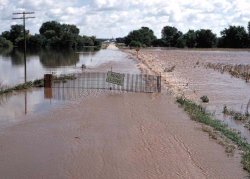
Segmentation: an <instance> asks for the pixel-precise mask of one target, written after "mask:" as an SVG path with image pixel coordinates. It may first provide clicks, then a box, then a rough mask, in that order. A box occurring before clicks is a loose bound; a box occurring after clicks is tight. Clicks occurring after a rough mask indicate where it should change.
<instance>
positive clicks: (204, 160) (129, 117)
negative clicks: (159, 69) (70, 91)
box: [0, 47, 248, 179]
mask: <svg viewBox="0 0 250 179" xmlns="http://www.w3.org/2000/svg"><path fill="white" fill-rule="evenodd" d="M112 48H114V47H112ZM115 50H117V49H115ZM120 53H121V52H120ZM127 60H129V59H127ZM117 65H118V64H117ZM118 66H119V65H118ZM118 66H117V67H118ZM119 68H121V69H122V65H121V66H119ZM83 93H86V94H84V95H83V96H82V97H80V96H79V98H78V99H77V100H75V101H74V102H71V103H67V104H65V105H60V107H57V108H52V109H50V110H49V111H48V112H46V113H39V114H35V113H33V114H30V115H28V116H26V117H25V120H24V119H22V118H23V117H22V116H20V117H19V121H20V122H16V123H14V124H12V125H10V126H7V127H5V128H3V129H1V130H0V178H4V179H12V178H21V179H23V178H25V179H33V178H36V179H40V178H49V179H50V178H60V179H63V178H67V179H81V178H86V179H97V178H98V179H102V178H103V179H117V178H120V179H161V178H162V179H166V178H170V179H172V178H197V179H200V178H227V179H228V178H232V179H234V178H244V177H246V176H247V175H248V173H247V172H246V171H244V170H243V169H242V166H241V163H240V160H241V156H240V154H239V151H237V150H236V151H235V154H234V155H233V156H228V155H227V154H226V153H225V148H224V147H223V146H221V145H219V144H217V143H216V142H215V141H214V140H213V139H211V138H209V136H208V134H207V133H204V132H203V131H202V127H201V125H200V124H198V123H196V122H194V121H191V120H190V119H189V117H188V116H187V115H186V114H185V113H184V112H183V111H182V109H180V108H178V106H177V104H176V103H175V102H174V101H175V100H174V97H173V96H171V95H170V94H168V93H166V92H165V91H163V93H161V94H140V93H126V92H115V91H101V90H97V91H96V90H95V91H94V90H93V91H91V90H90V91H88V92H86V91H83Z"/></svg>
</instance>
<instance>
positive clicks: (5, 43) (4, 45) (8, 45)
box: [0, 36, 13, 48]
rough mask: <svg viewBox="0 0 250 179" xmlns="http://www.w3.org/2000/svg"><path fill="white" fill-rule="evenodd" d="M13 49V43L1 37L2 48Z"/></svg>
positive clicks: (0, 46) (0, 44)
mask: <svg viewBox="0 0 250 179" xmlns="http://www.w3.org/2000/svg"><path fill="white" fill-rule="evenodd" d="M12 47H13V44H12V42H11V41H9V40H7V39H6V38H4V37H1V36H0V48H12Z"/></svg>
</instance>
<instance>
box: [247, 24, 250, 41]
mask: <svg viewBox="0 0 250 179" xmlns="http://www.w3.org/2000/svg"><path fill="white" fill-rule="evenodd" d="M247 30H248V36H249V37H250V21H249V22H248V26H247Z"/></svg>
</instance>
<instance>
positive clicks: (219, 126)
mask: <svg viewBox="0 0 250 179" xmlns="http://www.w3.org/2000/svg"><path fill="white" fill-rule="evenodd" d="M177 102H178V103H179V104H180V106H181V107H183V109H184V111H185V112H187V114H188V115H189V116H190V118H191V119H192V120H194V121H197V122H200V123H202V124H206V125H208V126H210V127H212V128H213V129H214V130H216V131H219V132H220V133H221V134H222V135H224V136H225V137H226V138H228V139H230V140H231V141H232V142H233V143H234V144H236V145H237V146H238V147H239V149H240V150H242V151H243V154H242V160H241V162H242V164H243V168H244V169H245V170H247V171H248V172H249V173H250V144H248V143H247V142H246V140H245V139H243V138H242V137H241V136H240V134H239V133H238V132H236V131H234V130H232V129H230V128H229V127H228V126H227V125H226V124H224V123H222V122H221V121H219V120H216V119H214V118H213V117H212V115H211V114H210V113H207V112H206V111H205V109H204V108H203V107H202V106H200V105H197V104H196V103H194V102H192V101H190V100H187V99H185V98H182V97H181V98H177Z"/></svg>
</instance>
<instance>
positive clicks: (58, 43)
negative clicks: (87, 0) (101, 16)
mask: <svg viewBox="0 0 250 179" xmlns="http://www.w3.org/2000/svg"><path fill="white" fill-rule="evenodd" d="M39 32H40V34H35V35H30V34H29V31H26V40H27V48H30V49H33V48H35V49H38V48H53V49H62V48H63V49H72V48H83V47H84V46H95V47H94V50H99V49H100V47H101V43H100V41H98V40H96V38H95V37H94V36H92V37H87V36H80V35H79V32H80V30H79V29H78V28H77V27H76V26H75V25H71V24H60V23H59V22H56V21H49V22H45V23H43V24H42V26H41V28H40V29H39ZM1 37H3V38H5V39H6V40H9V41H11V42H12V43H13V44H14V45H15V46H17V47H22V48H23V46H24V35H23V26H22V25H13V26H11V29H10V31H5V32H3V33H2V35H1ZM2 41H3V40H2Z"/></svg>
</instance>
